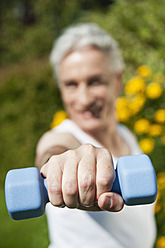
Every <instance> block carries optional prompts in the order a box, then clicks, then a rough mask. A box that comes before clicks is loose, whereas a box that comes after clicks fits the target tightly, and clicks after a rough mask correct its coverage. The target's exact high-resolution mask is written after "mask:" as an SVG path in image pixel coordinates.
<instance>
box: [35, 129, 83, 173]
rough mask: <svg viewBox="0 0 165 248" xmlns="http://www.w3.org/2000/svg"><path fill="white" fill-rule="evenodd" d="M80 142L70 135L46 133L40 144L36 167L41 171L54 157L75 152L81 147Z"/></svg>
mask: <svg viewBox="0 0 165 248" xmlns="http://www.w3.org/2000/svg"><path fill="white" fill-rule="evenodd" d="M80 145H81V144H80V143H79V141H78V140H77V139H76V138H75V137H74V136H73V135H72V134H70V133H55V132H54V131H52V130H51V131H48V132H46V133H45V134H44V135H43V136H42V137H41V139H40V140H39V142H38V145H37V149H36V158H35V165H36V167H38V169H39V170H40V169H41V167H42V166H43V165H44V164H45V163H46V162H48V160H49V159H50V158H51V157H52V156H53V155H58V154H61V153H63V152H65V151H67V150H73V149H76V148H78V147H79V146H80Z"/></svg>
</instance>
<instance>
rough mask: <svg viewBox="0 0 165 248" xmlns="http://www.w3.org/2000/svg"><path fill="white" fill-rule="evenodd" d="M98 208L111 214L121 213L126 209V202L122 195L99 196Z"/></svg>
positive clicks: (108, 194)
mask: <svg viewBox="0 0 165 248" xmlns="http://www.w3.org/2000/svg"><path fill="white" fill-rule="evenodd" d="M98 206H99V207H100V208H101V209H102V210H106V211H109V212H119V211H121V210H122V208H123V207H124V201H123V198H122V197H121V195H119V194H118V193H114V192H108V193H103V194H101V195H100V196H99V199H98Z"/></svg>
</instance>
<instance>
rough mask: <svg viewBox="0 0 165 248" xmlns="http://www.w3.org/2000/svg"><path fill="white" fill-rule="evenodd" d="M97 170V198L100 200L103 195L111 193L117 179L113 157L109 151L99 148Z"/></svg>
mask: <svg viewBox="0 0 165 248" xmlns="http://www.w3.org/2000/svg"><path fill="white" fill-rule="evenodd" d="M96 168H97V172H96V191H97V194H96V196H97V199H98V198H99V196H100V195H101V194H102V193H105V192H110V191H111V188H112V185H113V182H114V179H115V171H114V168H113V161H112V156H111V154H110V152H109V151H108V150H107V149H105V148H97V165H96Z"/></svg>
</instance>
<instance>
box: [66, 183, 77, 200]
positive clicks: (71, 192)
mask: <svg viewBox="0 0 165 248" xmlns="http://www.w3.org/2000/svg"><path fill="white" fill-rule="evenodd" d="M63 191H64V193H65V195H66V196H68V197H69V196H76V195H77V193H78V189H77V185H76V184H75V183H74V182H73V181H70V180H68V181H66V182H65V184H64V189H63Z"/></svg>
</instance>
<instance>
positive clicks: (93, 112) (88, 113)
mask: <svg viewBox="0 0 165 248" xmlns="http://www.w3.org/2000/svg"><path fill="white" fill-rule="evenodd" d="M102 109H103V108H102V107H96V108H91V109H90V108H89V109H86V110H84V111H82V112H81V113H82V115H83V117H84V118H87V119H90V118H97V119H99V118H100V117H101V113H102Z"/></svg>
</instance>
